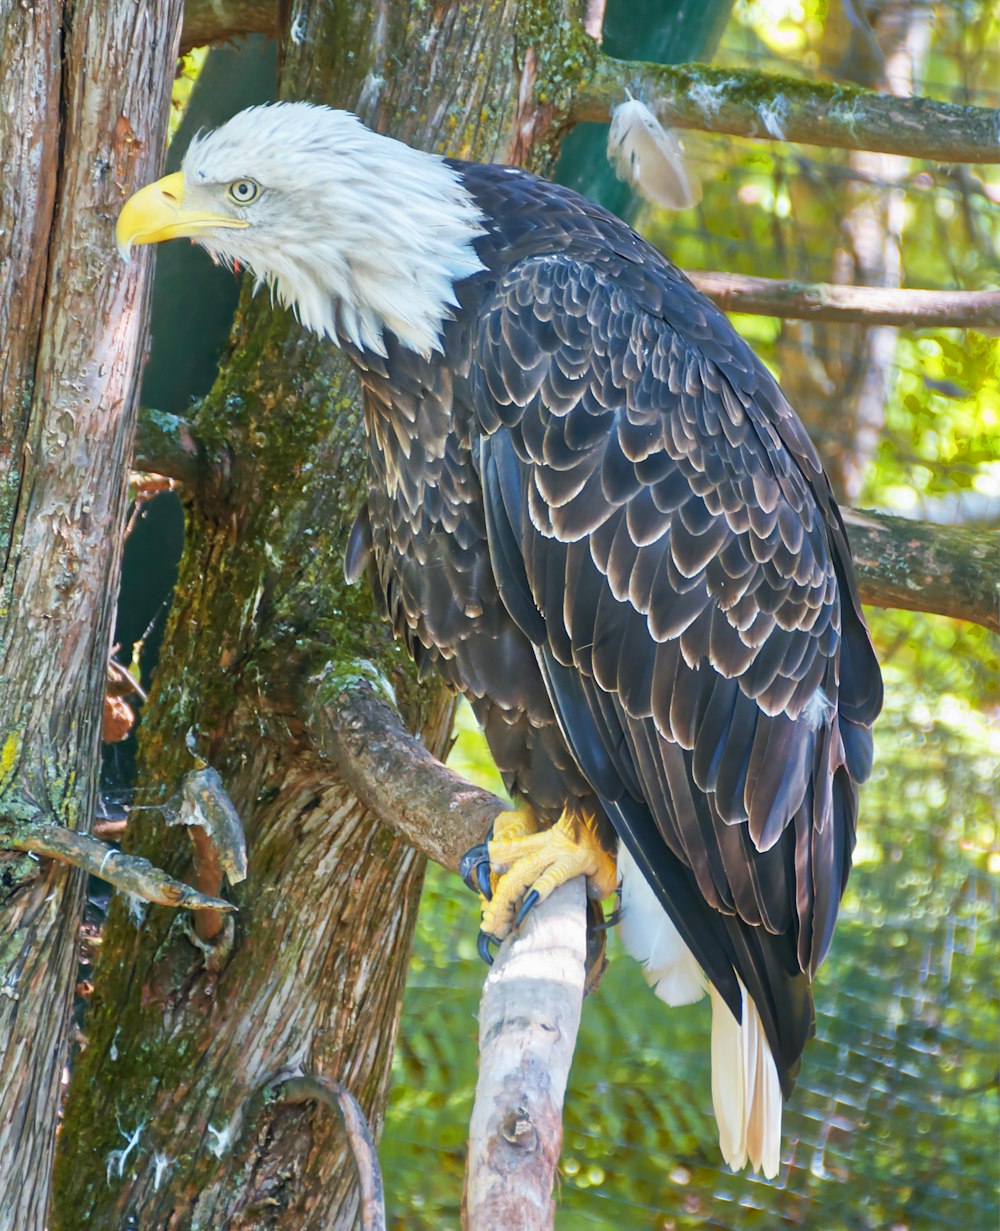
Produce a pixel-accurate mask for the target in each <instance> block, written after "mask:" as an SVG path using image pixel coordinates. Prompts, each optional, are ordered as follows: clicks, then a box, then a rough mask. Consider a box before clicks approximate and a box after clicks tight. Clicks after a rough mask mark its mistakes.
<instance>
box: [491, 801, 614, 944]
mask: <svg viewBox="0 0 1000 1231" xmlns="http://www.w3.org/2000/svg"><path fill="white" fill-rule="evenodd" d="M488 849H489V854H490V869H491V873H492V875H491V877H490V880H491V883H492V885H493V897H492V899H491V900H490V901H489V902H484V903H483V924H482V928H483V931H484V932H485V933H486V934H487V935H488V936H494V937H496V939H497V940H503V939H504V937H506V936H508V935H509V934H510V933H511V932H512V931H513V930H514V928H515V926H516V924H517V923H518V922H520V918H519V913H520V912H523V911H524V908H525V907H527V908H528V909H530V907H531V906H533V905H536V904H537V903H538V902H543V901H544V900H545V899H546V898H547V897H548V896H549V894H550V893H551V892H552V891H553V890H554V889H557V888H558V887H559V886H560V885H563V884H565V883H566V882H567V881H570V880H572V879H573V877H574V876H585V877H586V878H587V893H588V895H589V896H590V897H592V898H597V899H598V900H600V899H602V898H606V897H609V896H610V895H611V894H612V893H614V892H615V889H616V888H617V885H618V872H617V868H616V866H615V857H614V855H611V854H609V852H608V851H607V850H606V849H605V848H604V846H603V844H602V843H601V841H600V839H599V838H598V835H597V825H596V822H595V820H594V818H592V817H587V816H581V815H579V814H576V813H571V812H564V813H563V814H562V816H561V817H560V818H559V820H558V821H557V822H556V824H555V825H546V826H542V825H540V824H539V823H538V821H537V820H536V819H535V816H534V813H533V812H532V811H531V810H530V809H528V808H525V809H520V810H517V811H513V812H501V813H500V815H499V816H498V817H497V818H496V820H495V821H494V823H493V837H492V839H491V840H490V842H489V844H488ZM536 895H537V896H536Z"/></svg>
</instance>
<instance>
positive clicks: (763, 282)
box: [686, 269, 1000, 333]
mask: <svg viewBox="0 0 1000 1231" xmlns="http://www.w3.org/2000/svg"><path fill="white" fill-rule="evenodd" d="M686 272H687V276H688V277H689V278H690V279H691V281H692V282H693V283H694V284H695V286H696V287H697V288H698V290H699V291H701V292H702V293H703V294H705V295H707V296H708V297H709V299H711V300H713V301H714V302H715V303H717V304H718V305H719V307H720V308H722V309H723V310H724V311H726V312H749V313H751V314H753V315H755V316H780V317H783V318H785V319H790V320H799V321H854V322H857V323H858V324H861V325H898V326H900V327H901V328H904V329H928V328H931V327H938V326H944V327H949V328H955V329H978V330H980V331H981V332H984V333H985V332H988V333H995V332H996V331H997V330H998V329H1000V291H923V290H913V289H912V288H901V287H876V286H843V285H836V284H833V283H830V282H790V281H783V280H781V279H778V278H751V277H745V276H744V275H743V274H726V273H720V272H716V271H713V270H707V269H694V270H688V271H686Z"/></svg>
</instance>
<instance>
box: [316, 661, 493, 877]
mask: <svg viewBox="0 0 1000 1231" xmlns="http://www.w3.org/2000/svg"><path fill="white" fill-rule="evenodd" d="M311 683H312V686H313V688H314V691H313V693H312V695H311V696H307V697H306V698H304V709H305V716H306V725H307V727H308V729H309V733H310V735H311V736H312V739H313V743H314V746H315V747H316V748H317V749H318V750H319V751H320V752H322V753H323V754H324V755H325V756H326V757H327V758H328V759H329V761H330V763H331V764H332V765H333V766H334V768H335V769H336V770H337V773H338V774H339V775H340V776H341V778H342V779H343V780H344V782H345V783H346V784H347V785H348V786H349V787H350V788H351V790H352V791H354V792H355V793H356V795H357V796H358V798H359V799H360V800H361V802H362V803H363V804H364V805H365V807H366V808H368V809H370V810H371V811H372V812H373V813H374V814H375V816H377V817H378V819H379V821H381V822H382V823H383V824H384V825H386V826H388V827H389V828H390V829H392V830H393V831H394V832H396V833H398V834H399V835H400V836H401V837H403V838H405V839H406V841H407V842H409V843H410V844H411V845H412V846H415V847H416V848H417V849H418V850H419V851H422V852H423V853H424V854H425V855H426V856H427V857H428V858H429V859H433V860H434V862H435V863H439V864H441V865H442V866H443V867H446V868H449V869H450V870H451V871H453V872H457V871H458V865H459V863H460V862H461V859H462V856H463V855H464V854H465V852H466V851H467V850H469V848H470V847H472V846H475V845H476V844H477V843H478V842H482V841H483V839H484V837H485V835H486V834H487V833H488V832H489V828H490V826H491V825H492V824H493V820H494V818H495V817H496V816H497V814H498V813H499V812H503V811H504V810H505V809H506V808H508V807H509V806H510V805H509V804H507V803H506V802H505V801H504V800H502V799H500V798H499V796H497V795H493V794H491V792H489V791H484V790H482V788H480V787H477V786H473V784H472V783H471V782H466V781H465V779H464V778H461V777H460V776H459V775H458V774H456V773H454V772H453V771H452V770H450V769H448V768H447V767H446V766H444V765H442V764H441V762H440V761H438V760H437V759H436V758H435V757H433V756H431V754H430V753H429V752H428V751H427V749H426V748H425V747H424V746H423V744H422V743H421V742H420V740H419V739H418V738H417V737H416V736H415V735H411V734H410V732H409V731H407V730H406V728H405V727H404V726H403V723H402V720H401V719H400V717H399V714H398V713H397V711H396V709H395V707H394V706H393V705H391V704H390V703H389V701H388V700H386V698H385V696H384V694H382V693H381V692H380V691H378V690H377V689H378V685H377V683H374V684H373V681H372V680H371V679H370V678H367V676H366V674H365V672H364V668H363V666H361V665H359V673H358V674H356V675H354V676H352V677H350V678H347V679H345V677H344V675H343V673H340V674H335V673H334V672H333V671H332V669H331V671H330V674H329V676H328V677H326V678H325V679H320V680H314V681H312V682H311Z"/></svg>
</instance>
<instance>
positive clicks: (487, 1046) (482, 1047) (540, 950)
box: [462, 877, 587, 1231]
mask: <svg viewBox="0 0 1000 1231" xmlns="http://www.w3.org/2000/svg"><path fill="white" fill-rule="evenodd" d="M586 933H587V925H586V895H585V887H584V881H583V878H582V877H576V878H575V879H574V880H572V881H570V882H569V883H568V884H566V885H562V886H561V887H560V888H559V889H557V890H556V891H555V893H553V894H552V895H551V897H549V898H547V899H546V900H545V901H544V902H542V903H541V904H540V905H539V906H537V907H536V908H535V909H534V910H533V911H532V912H531V914H529V915H528V917H527V919H526V920H525V922H524V924H523V925H522V927H521V929H520V931H519V932H518V933H517V934H516V935H514V936H512V937H511V938H510V939H509V940H507V941H505V943H504V944H503V946H502V947H501V949H500V952H499V954H498V955H497V959H496V961H495V962H494V964H493V966H492V967H491V968H490V972H489V974H488V975H487V976H486V983H485V985H484V987H483V996H482V1000H481V1002H480V1006H479V1080H478V1083H477V1085H476V1101H475V1106H474V1107H473V1112H472V1122H471V1124H470V1127H469V1152H468V1158H467V1163H466V1175H465V1193H464V1195H463V1200H462V1215H463V1218H462V1226H463V1227H464V1228H465V1229H466V1231H495V1229H496V1228H497V1227H517V1228H519V1231H545V1229H547V1228H551V1227H552V1225H553V1217H554V1203H553V1200H552V1187H553V1183H554V1179H555V1170H556V1166H557V1164H558V1162H559V1153H560V1150H561V1149H562V1108H563V1099H564V1097H565V1093H566V1080H567V1078H568V1076H569V1068H570V1064H571V1062H572V1059H573V1050H574V1048H575V1046H576V1035H577V1030H578V1028H579V1025H580V1009H581V1005H582V1003H583V991H584V975H585V951H586Z"/></svg>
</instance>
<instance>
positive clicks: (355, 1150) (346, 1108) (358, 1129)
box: [275, 1074, 385, 1231]
mask: <svg viewBox="0 0 1000 1231" xmlns="http://www.w3.org/2000/svg"><path fill="white" fill-rule="evenodd" d="M275 1092H276V1093H277V1094H278V1095H279V1096H280V1097H281V1098H282V1099H284V1101H285V1102H286V1103H308V1102H313V1101H315V1102H317V1103H322V1104H323V1105H324V1106H326V1107H329V1108H331V1109H332V1110H333V1111H335V1112H336V1113H337V1114H338V1115H339V1116H340V1119H341V1122H342V1123H343V1125H344V1132H345V1133H346V1134H347V1141H348V1144H349V1145H350V1147H351V1153H352V1154H353V1155H354V1164H355V1166H356V1167H357V1171H358V1187H359V1188H360V1190H361V1226H362V1228H363V1231H385V1193H384V1191H383V1187H382V1168H381V1167H380V1166H379V1161H378V1153H377V1151H376V1149H375V1143H374V1141H373V1140H372V1135H371V1131H370V1129H369V1128H368V1121H367V1120H366V1119H365V1113H364V1112H363V1111H362V1110H361V1106H360V1104H359V1103H358V1100H357V1099H356V1098H355V1097H354V1095H353V1094H352V1093H351V1092H350V1090H348V1089H346V1088H345V1087H344V1086H342V1085H341V1084H340V1082H338V1081H333V1080H331V1079H330V1078H329V1077H320V1076H318V1075H316V1074H305V1075H302V1076H298V1077H289V1078H288V1079H287V1080H285V1081H283V1082H281V1084H280V1085H278V1086H276V1087H275Z"/></svg>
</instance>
